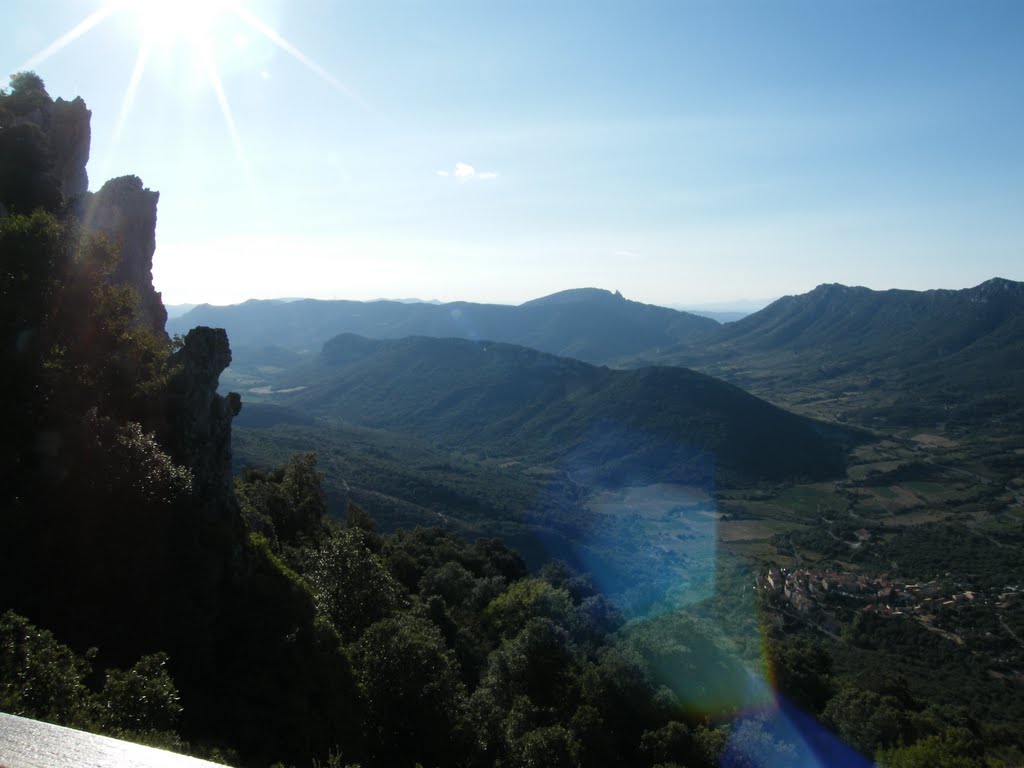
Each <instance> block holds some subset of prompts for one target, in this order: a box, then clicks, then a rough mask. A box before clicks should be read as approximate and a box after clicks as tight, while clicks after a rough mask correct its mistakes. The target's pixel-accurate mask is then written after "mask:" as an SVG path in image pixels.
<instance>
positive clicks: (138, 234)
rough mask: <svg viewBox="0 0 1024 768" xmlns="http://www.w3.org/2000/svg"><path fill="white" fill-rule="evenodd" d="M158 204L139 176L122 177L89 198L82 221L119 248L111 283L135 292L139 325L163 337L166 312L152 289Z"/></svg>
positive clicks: (155, 194) (155, 196)
mask: <svg viewBox="0 0 1024 768" xmlns="http://www.w3.org/2000/svg"><path fill="white" fill-rule="evenodd" d="M159 200H160V193H159V192H154V191H153V190H150V189H146V188H145V187H144V186H143V185H142V180H141V179H140V178H139V177H138V176H121V177H120V178H116V179H111V180H110V181H108V182H107V183H106V184H104V185H103V187H102V188H101V189H100V191H99V192H97V193H96V194H94V195H90V196H89V197H88V200H87V202H86V205H85V215H84V221H85V225H86V227H88V228H89V229H93V230H95V231H97V232H102V233H103V234H105V235H106V236H107V237H109V238H110V240H111V241H112V242H113V243H114V244H115V245H116V246H117V247H118V248H120V251H121V260H120V262H119V264H118V265H117V269H116V270H115V272H114V274H113V275H112V277H111V279H112V281H113V282H114V283H117V284H121V285H127V286H130V287H131V288H134V289H135V291H136V293H138V294H139V302H140V311H141V320H142V322H143V323H144V324H145V325H146V326H147V327H149V328H151V329H152V330H153V332H154V333H157V334H161V335H163V334H164V333H165V331H164V325H165V323H166V322H167V310H166V309H164V304H163V300H162V299H161V297H160V294H159V293H158V292H157V291H156V290H155V289H154V288H153V254H154V253H155V251H156V206H157V203H158V202H159Z"/></svg>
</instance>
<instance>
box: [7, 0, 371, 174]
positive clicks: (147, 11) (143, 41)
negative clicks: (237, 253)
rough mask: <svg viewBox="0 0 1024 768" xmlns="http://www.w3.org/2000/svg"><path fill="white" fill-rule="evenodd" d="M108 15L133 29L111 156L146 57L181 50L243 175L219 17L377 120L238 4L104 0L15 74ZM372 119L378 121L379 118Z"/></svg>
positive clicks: (231, 0)
mask: <svg viewBox="0 0 1024 768" xmlns="http://www.w3.org/2000/svg"><path fill="white" fill-rule="evenodd" d="M111 16H122V17H123V16H129V17H131V18H134V20H135V22H136V24H137V29H138V35H137V38H138V39H137V44H138V48H137V51H136V55H135V63H134V65H133V66H132V71H131V74H130V75H129V78H128V83H127V84H126V86H125V90H124V94H123V96H122V99H121V109H120V111H119V113H118V116H117V121H116V123H115V125H114V135H113V136H112V138H111V142H110V145H109V146H110V149H109V153H110V156H111V157H112V156H113V154H114V153H115V152H116V151H117V146H118V143H119V141H120V138H121V133H122V131H123V129H124V127H125V124H126V122H127V120H128V116H129V114H130V113H131V111H132V107H133V105H134V103H135V96H136V94H137V93H138V91H139V88H140V87H141V86H142V81H143V76H144V75H145V73H146V68H147V66H148V65H149V64H150V59H151V58H152V54H153V53H154V51H157V50H160V49H164V50H167V49H173V48H178V47H184V48H185V49H186V51H185V55H186V56H187V57H188V58H189V59H191V60H192V61H193V63H194V64H196V65H198V67H197V69H198V70H199V71H200V72H202V73H203V74H204V76H205V79H206V82H207V84H208V86H209V88H210V90H211V91H212V92H213V94H214V96H215V98H216V100H217V104H218V106H219V107H220V112H221V115H222V117H223V118H224V125H225V128H226V129H227V132H228V134H229V135H230V137H231V143H232V144H233V146H234V149H235V154H236V156H237V157H238V161H239V163H240V165H241V166H242V168H243V170H245V169H246V167H247V165H248V164H247V162H246V157H245V152H244V149H243V146H242V140H241V137H240V135H239V131H238V127H237V126H236V125H235V119H234V116H233V114H232V110H231V105H230V102H229V100H228V95H227V93H226V92H225V89H224V85H223V83H222V81H221V76H220V72H219V71H218V69H217V63H216V56H215V51H214V48H215V45H216V43H215V40H214V38H215V35H214V31H215V27H216V26H217V25H218V24H219V22H220V21H221V20H222V19H223V18H225V17H230V18H231V19H232V20H234V21H237V22H238V23H240V24H241V25H243V26H244V27H245V28H246V29H248V30H249V31H250V32H253V33H255V34H257V35H258V36H260V37H262V38H264V39H266V40H268V41H270V43H272V44H273V45H274V46H276V47H277V48H278V49H279V50H280V51H282V52H284V53H285V54H287V55H288V56H290V57H291V58H292V59H294V60H295V61H296V62H298V63H299V64H301V65H302V66H303V67H304V68H305V69H306V70H307V72H309V73H311V74H313V75H315V76H316V77H317V78H319V79H320V80H321V81H322V82H324V83H325V84H327V85H329V86H330V87H331V88H333V89H334V90H335V91H337V92H339V93H341V94H343V95H344V96H346V97H347V98H349V99H351V100H352V101H354V102H355V103H356V104H358V105H359V106H360V107H362V108H363V109H364V110H365V111H366V112H369V113H371V114H374V115H377V113H376V110H374V109H372V108H371V107H370V106H369V105H368V104H367V103H366V102H365V101H364V100H363V99H362V98H361V97H360V96H359V95H358V94H356V93H355V92H354V91H353V90H351V89H350V88H349V87H348V86H346V85H345V84H344V83H342V82H341V81H340V80H339V79H338V78H337V77H335V76H334V75H333V74H332V73H330V72H328V71H327V70H326V69H324V68H323V67H322V66H320V64H318V63H317V62H316V61H314V60H313V59H312V58H311V57H310V56H308V55H307V54H306V53H305V52H304V51H302V50H301V49H300V48H299V47H298V46H296V45H293V44H292V43H291V42H289V41H288V40H286V39H285V38H284V37H282V36H281V34H280V33H279V32H278V31H277V30H276V29H274V28H273V27H272V26H271V25H270V24H268V23H267V22H265V21H264V20H263V19H261V18H260V17H259V16H257V15H256V14H255V13H253V12H251V11H250V10H248V9H247V8H246V7H245V5H244V2H243V0H107V2H104V3H102V4H101V5H99V6H98V7H97V8H96V10H94V11H93V12H92V13H90V14H88V15H87V16H85V17H84V18H83V19H81V20H80V21H79V22H78V23H77V24H75V25H74V26H72V27H71V28H70V29H69V30H68V31H67V32H65V33H64V34H63V35H61V36H60V37H58V38H57V39H56V40H54V41H53V42H52V43H50V44H49V45H48V46H46V47H45V48H43V49H42V50H40V51H39V52H37V53H36V54H35V55H34V56H32V57H31V58H30V59H29V60H28V61H26V62H24V63H23V64H22V65H21V66H20V67H19V68H18V69H19V70H22V71H25V70H31V69H34V68H35V67H36V66H38V65H39V64H41V63H43V62H44V61H46V60H47V59H49V58H50V57H51V56H53V55H55V54H57V53H58V52H60V51H61V50H62V49H64V48H65V47H67V46H68V45H70V44H71V43H74V42H75V41H76V40H78V39H80V38H81V37H83V36H84V35H85V34H86V33H88V32H89V31H90V30H92V29H93V28H94V27H96V26H97V25H99V24H101V23H103V22H104V21H106V20H107V19H108V18H110V17H111ZM377 116H378V117H379V115H377ZM109 159H110V158H108V161H109ZM108 164H109V162H108Z"/></svg>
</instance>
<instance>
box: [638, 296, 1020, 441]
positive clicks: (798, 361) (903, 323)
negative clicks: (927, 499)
mask: <svg viewBox="0 0 1024 768" xmlns="http://www.w3.org/2000/svg"><path fill="white" fill-rule="evenodd" d="M624 362H625V361H624ZM650 363H658V364H669V365H683V366H689V367H693V368H697V369H698V370H702V371H705V372H707V373H710V374H712V375H715V376H720V377H722V378H725V379H727V380H729V381H732V382H734V383H736V384H739V385H740V386H742V387H744V388H746V389H749V390H750V391H752V392H754V393H756V394H759V395H761V396H763V397H767V398H768V399H770V400H772V401H774V402H781V403H784V404H786V405H789V406H796V407H801V406H803V407H805V408H806V409H808V410H810V411H812V412H816V413H818V414H819V415H836V414H838V415H841V416H846V417H850V418H854V419H856V420H858V421H860V422H862V423H877V424H879V425H907V426H915V425H929V424H935V423H937V422H944V423H954V424H955V423H957V422H964V423H971V424H978V423H979V422H986V421H989V422H993V421H994V422H999V421H1002V420H1005V419H1011V420H1016V419H1019V418H1020V416H1021V414H1022V407H1024V283H1020V282H1014V281H1011V280H1004V279H1001V278H994V279H992V280H988V281H986V282H984V283H982V284H981V285H978V286H975V287H974V288H967V289H964V290H932V291H904V290H890V291H873V290H870V289H868V288H850V287H847V286H843V285H834V284H833V285H820V286H818V287H817V288H815V289H814V290H813V291H810V292H809V293H806V294H802V295H799V296H786V297H784V298H781V299H779V300H778V301H776V302H773V303H772V304H770V305H769V306H767V307H765V308H764V309H762V310H761V311H760V312H755V313H754V314H752V315H750V316H749V317H746V318H744V319H742V320H739V321H737V322H735V323H730V324H729V325H725V326H722V327H720V328H718V329H717V330H716V332H715V333H713V334H709V335H706V336H704V337H702V338H700V339H699V340H697V341H696V342H693V343H681V344H679V345H677V346H676V347H675V348H673V349H668V350H666V349H662V350H659V351H658V352H657V353H654V354H641V355H638V356H636V357H635V358H633V359H632V360H631V361H629V364H635V365H639V364H650Z"/></svg>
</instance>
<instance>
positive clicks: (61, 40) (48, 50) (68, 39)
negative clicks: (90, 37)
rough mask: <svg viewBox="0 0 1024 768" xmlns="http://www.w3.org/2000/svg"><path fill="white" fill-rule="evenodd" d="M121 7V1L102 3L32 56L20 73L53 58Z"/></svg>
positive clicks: (23, 65)
mask: <svg viewBox="0 0 1024 768" xmlns="http://www.w3.org/2000/svg"><path fill="white" fill-rule="evenodd" d="M123 5H124V3H123V2H122V0H111V2H108V3H104V4H103V5H102V6H101V7H99V8H97V9H96V10H95V11H93V12H92V13H90V14H89V15H88V16H86V17H85V18H84V19H82V20H81V21H80V22H78V23H77V24H76V25H75V26H73V27H72V28H71V29H69V30H68V31H67V32H65V33H64V34H63V35H61V36H60V37H58V38H57V39H56V40H54V41H53V42H52V43H50V44H49V45H48V46H46V47H45V48H43V49H42V50H41V51H39V52H38V53H36V54H34V55H33V56H32V57H31V58H30V59H28V60H27V61H26V62H25V63H24V64H22V65H21V66H20V67H18V69H19V70H20V71H25V70H30V69H35V68H36V67H37V66H39V65H40V64H42V63H43V62H44V61H46V60H47V59H48V58H50V57H51V56H53V54H55V53H57V51H59V50H61V49H62V48H64V47H65V46H66V45H68V44H69V43H73V42H74V41H75V40H77V39H78V38H80V37H81V36H82V35H84V34H85V33H86V32H88V31H89V30H90V29H92V28H93V27H95V26H96V25H97V24H99V23H100V22H101V21H103V20H104V19H106V18H107V17H108V16H110V15H111V14H112V13H114V12H115V11H117V10H120V8H121V7H122V6H123Z"/></svg>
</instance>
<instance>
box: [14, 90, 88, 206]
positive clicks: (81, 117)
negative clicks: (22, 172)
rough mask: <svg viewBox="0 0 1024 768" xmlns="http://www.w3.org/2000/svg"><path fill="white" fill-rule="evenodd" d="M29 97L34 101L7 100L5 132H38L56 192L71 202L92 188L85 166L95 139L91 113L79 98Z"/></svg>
mask: <svg viewBox="0 0 1024 768" xmlns="http://www.w3.org/2000/svg"><path fill="white" fill-rule="evenodd" d="M29 95H30V96H32V98H21V99H19V98H17V97H11V98H9V99H7V100H6V102H5V103H6V104H7V105H8V107H9V108H8V110H7V114H6V116H5V119H4V120H3V122H4V123H5V124H4V125H3V126H2V129H4V130H9V129H12V128H19V127H22V128H24V127H26V126H32V127H35V128H37V129H38V130H39V132H40V135H41V136H42V138H43V141H42V147H43V149H44V151H45V155H46V160H47V164H48V165H49V170H50V172H51V173H52V174H53V176H54V178H55V180H56V184H57V189H58V191H59V192H60V194H61V196H62V197H63V199H64V201H65V202H70V201H71V200H73V199H75V198H77V197H80V196H81V195H83V194H85V191H86V190H87V189H88V188H89V175H88V174H87V173H86V170H85V166H86V164H87V163H88V162H89V145H90V142H91V139H92V130H91V128H90V120H91V118H92V112H90V111H89V110H88V109H87V108H86V106H85V102H84V101H83V100H82V98H81V97H80V96H79V97H78V98H76V99H74V100H73V101H65V100H64V99H57V100H56V101H54V100H52V99H50V97H49V95H47V94H46V92H45V91H42V92H38V93H33V94H29Z"/></svg>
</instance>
